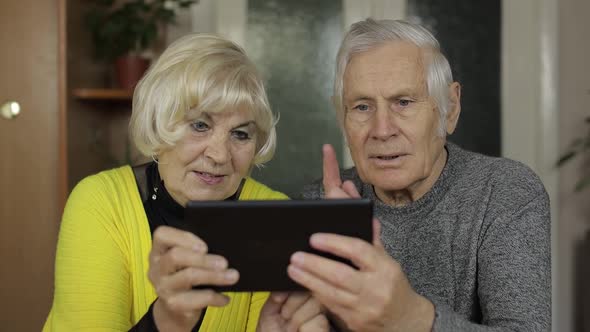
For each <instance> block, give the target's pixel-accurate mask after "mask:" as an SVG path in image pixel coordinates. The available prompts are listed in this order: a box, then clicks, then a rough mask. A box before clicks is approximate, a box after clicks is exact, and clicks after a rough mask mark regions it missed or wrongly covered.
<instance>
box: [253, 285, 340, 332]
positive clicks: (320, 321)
mask: <svg viewBox="0 0 590 332" xmlns="http://www.w3.org/2000/svg"><path fill="white" fill-rule="evenodd" d="M256 331H257V332H266V331H279V332H298V331H299V332H306V331H317V332H321V331H329V324H328V319H327V318H326V316H325V315H324V309H323V307H322V305H320V303H319V302H318V301H317V300H316V299H315V298H313V297H312V296H311V294H310V293H309V292H294V293H272V294H271V295H270V296H269V298H268V300H267V301H266V303H265V304H264V306H263V307H262V311H261V312H260V319H259V320H258V327H257V328H256Z"/></svg>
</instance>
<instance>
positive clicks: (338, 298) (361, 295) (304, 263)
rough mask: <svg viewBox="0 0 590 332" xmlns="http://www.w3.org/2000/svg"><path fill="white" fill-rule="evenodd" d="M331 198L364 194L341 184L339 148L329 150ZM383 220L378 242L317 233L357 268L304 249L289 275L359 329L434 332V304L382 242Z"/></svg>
mask: <svg viewBox="0 0 590 332" xmlns="http://www.w3.org/2000/svg"><path fill="white" fill-rule="evenodd" d="M323 152H324V192H325V197H326V198H358V197H360V196H359V194H358V191H357V190H356V188H355V187H354V184H353V183H352V182H350V181H346V182H344V183H342V181H341V179H340V175H339V174H340V173H339V169H338V163H337V161H336V154H335V153H334V149H333V148H332V147H331V146H329V145H325V146H324V149H323ZM380 226H381V224H380V223H379V221H378V220H376V219H374V220H373V244H370V243H367V242H365V241H363V240H361V239H357V238H351V237H346V236H341V235H336V234H322V233H318V234H314V235H313V236H312V237H311V239H310V244H311V246H312V247H313V248H315V249H317V250H321V251H324V252H328V253H331V254H334V255H336V256H340V257H343V258H347V259H349V260H350V261H351V262H352V263H353V264H354V265H356V266H357V267H358V270H357V269H354V268H352V267H350V266H348V265H346V264H343V263H340V262H336V261H333V260H330V259H327V258H324V257H320V256H317V255H313V254H308V253H304V252H297V253H295V254H293V256H291V264H290V265H289V267H288V270H287V271H288V274H289V276H290V277H291V278H292V279H293V280H295V281H296V282H298V283H299V284H301V285H302V286H304V287H306V288H307V289H309V290H310V291H311V292H312V294H313V296H314V297H315V298H317V299H318V300H319V301H320V302H321V303H322V304H323V305H324V306H326V308H327V309H328V310H329V311H331V312H332V313H333V314H334V315H336V316H337V318H338V319H339V320H340V321H341V322H343V323H344V325H346V327H347V328H349V329H351V330H354V331H430V330H431V328H432V323H433V320H434V306H433V305H432V303H431V302H430V301H428V300H427V299H426V298H424V297H422V296H420V295H419V294H417V293H416V292H415V291H414V290H413V289H412V287H411V285H410V283H409V281H408V279H407V278H406V276H405V274H404V272H403V271H402V268H401V266H400V265H399V263H397V262H396V261H395V260H394V259H392V258H391V257H390V256H389V255H388V254H387V252H386V251H385V249H384V248H383V245H382V243H381V238H380V233H381V227H380Z"/></svg>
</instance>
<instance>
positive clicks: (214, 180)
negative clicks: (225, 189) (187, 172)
mask: <svg viewBox="0 0 590 332" xmlns="http://www.w3.org/2000/svg"><path fill="white" fill-rule="evenodd" d="M194 173H195V174H196V175H197V177H198V178H199V179H200V180H201V181H203V182H204V183H205V184H208V185H216V184H219V183H221V181H223V179H224V178H225V175H218V174H212V173H207V172H197V171H194Z"/></svg>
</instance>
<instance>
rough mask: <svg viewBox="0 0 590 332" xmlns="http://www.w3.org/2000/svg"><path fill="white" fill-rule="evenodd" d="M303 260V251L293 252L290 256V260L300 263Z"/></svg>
mask: <svg viewBox="0 0 590 332" xmlns="http://www.w3.org/2000/svg"><path fill="white" fill-rule="evenodd" d="M304 260H305V257H304V256H303V253H300V252H296V253H294V254H293V256H291V262H293V263H295V264H298V265H301V264H303V261H304Z"/></svg>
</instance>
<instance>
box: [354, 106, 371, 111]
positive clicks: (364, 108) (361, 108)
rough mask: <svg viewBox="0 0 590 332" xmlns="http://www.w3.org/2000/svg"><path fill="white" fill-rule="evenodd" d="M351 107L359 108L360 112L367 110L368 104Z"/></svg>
mask: <svg viewBox="0 0 590 332" xmlns="http://www.w3.org/2000/svg"><path fill="white" fill-rule="evenodd" d="M353 109H355V110H359V111H361V112H366V111H368V110H369V105H365V104H360V105H357V106H355V107H354V108H353Z"/></svg>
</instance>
